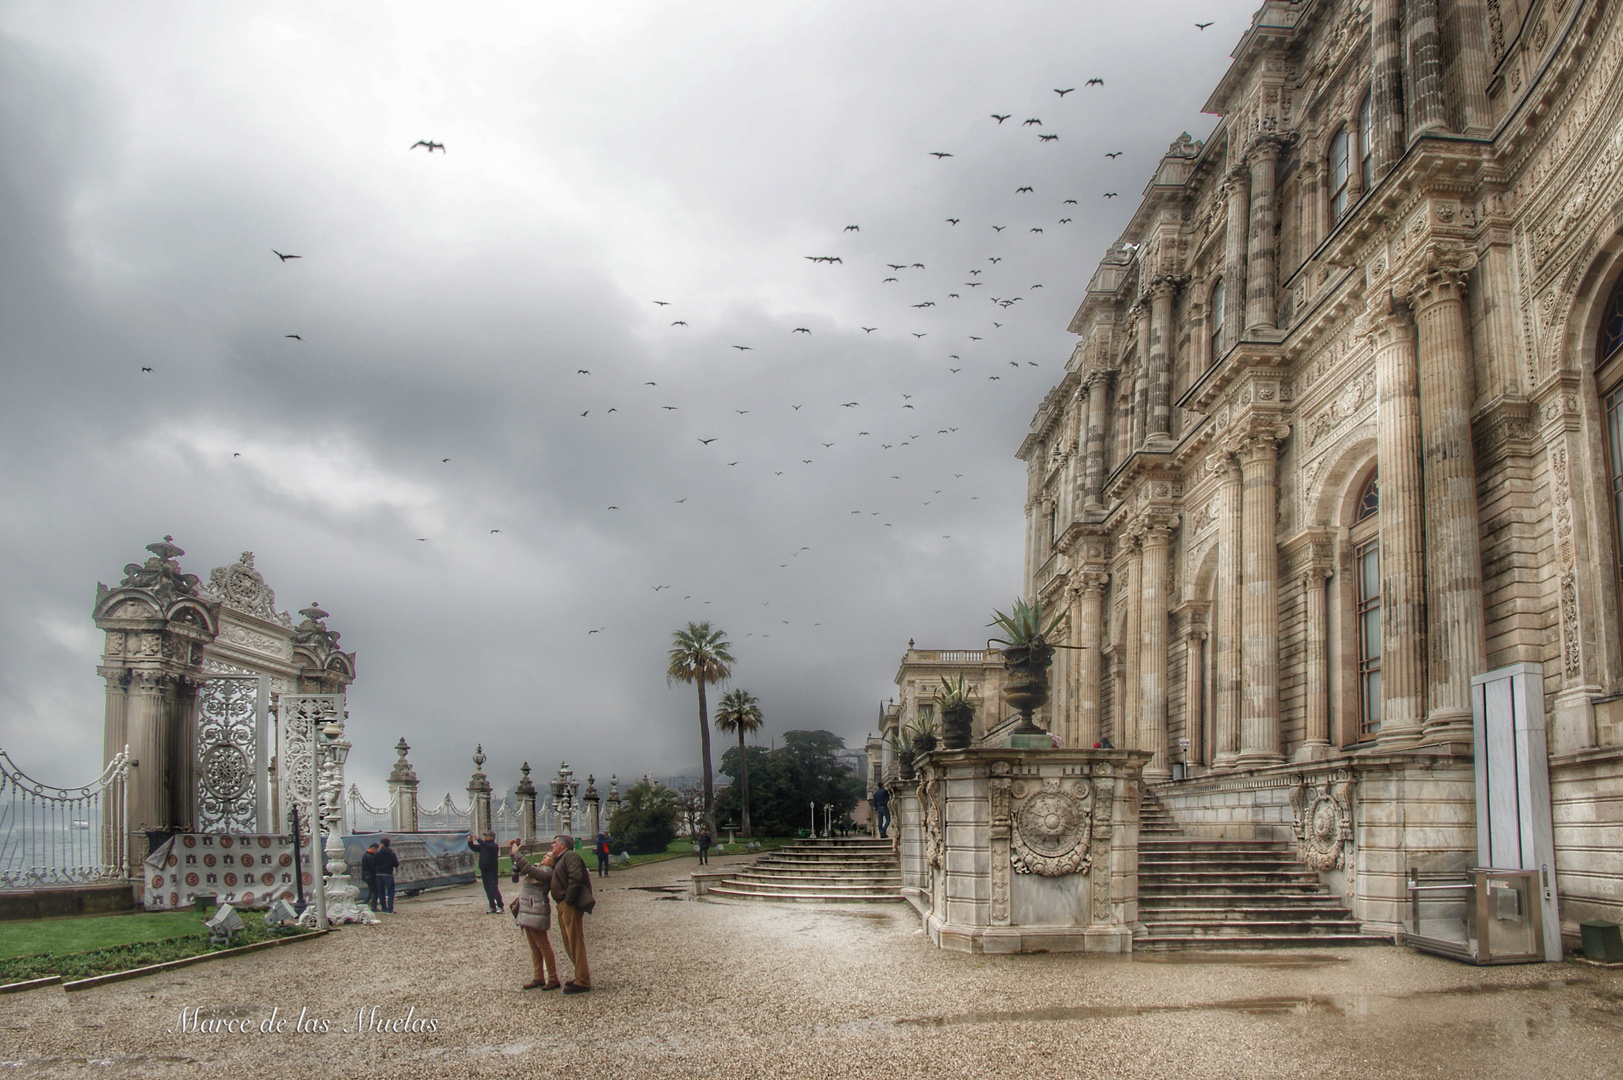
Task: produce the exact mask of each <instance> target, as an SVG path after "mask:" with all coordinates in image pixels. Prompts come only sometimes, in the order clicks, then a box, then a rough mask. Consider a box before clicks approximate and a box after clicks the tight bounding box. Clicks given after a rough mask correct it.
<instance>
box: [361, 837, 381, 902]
mask: <svg viewBox="0 0 1623 1080" xmlns="http://www.w3.org/2000/svg"><path fill="white" fill-rule="evenodd" d="M361 884H363V885H365V886H366V895H365V896H363V897H361V903H363V904H365V905H366V906H367V907H371V906H372V898H373V897H374V896H376V895H377V894H378V843H377V841H376V840H374V841H372V842H371V843H370V844H368V845H366V854H365V855H362V856H361Z"/></svg>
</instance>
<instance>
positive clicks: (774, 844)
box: [497, 836, 795, 877]
mask: <svg viewBox="0 0 1623 1080" xmlns="http://www.w3.org/2000/svg"><path fill="white" fill-rule="evenodd" d="M755 842H756V843H758V844H760V845H761V850H760V851H758V852H753V854H757V855H758V854H761V852H766V851H774V850H776V849H777V848H780V847H782V846H783V845H784V844H792V843H794V842H795V838H794V837H792V836H790V837H781V836H779V837H760V836H758V837H756V838H755ZM710 854H712V855H720V854H722V851H721V850H720V849H719V848H711V849H710ZM726 854H728V855H743V854H746V852H745V851H744V845H743V844H742V843H737V844H729V845H728V846H727V851H726ZM615 856H616V861H615V862H614V864H613V866H612V869H614V870H618V869H621V864H620V862H619V861H618V856H619V852H615ZM683 856H686V857H687V858H690V859H697V858H698V856H697V855H695V854H694V853H693V841H692V840H687V839H681V840H672V841H671V842H670V845H669V846H668V847H666V849H665V850H664V851H662V852H656V853H654V854H652V855H633V856H631V861H630V862H629V863H626V864H625V865H626V866H641V865H642V864H643V863H650V862H663V861H665V860H666V859H679V858H682V857H683ZM538 857H539V856H538ZM581 858H583V859H585V860H586V865H587V866H589V867H591V868H592V870H593V871H594V872H595V871H596V869H597V857H596V856H595V855H593V854H592V853H591V852H590V851H582V852H581ZM497 867H498V869H499V870H500V871H501V874H502V876H503V877H508V876H510V875H511V874H512V872H513V864H512V862H511V860H509V859H508V858H507V856H505V855H503V856H502V857H501V860H500V862H498V863H497Z"/></svg>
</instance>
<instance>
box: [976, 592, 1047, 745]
mask: <svg viewBox="0 0 1623 1080" xmlns="http://www.w3.org/2000/svg"><path fill="white" fill-rule="evenodd" d="M1058 623H1059V617H1058V616H1055V617H1054V618H1053V619H1051V620H1047V621H1045V620H1044V619H1043V604H1042V600H1041V599H1038V600H1036V601H1034V602H1032V603H1030V604H1027V603H1026V602H1025V601H1024V600H1023V599H1019V598H1016V600H1015V602H1014V606H1013V607H1012V608H1010V609H1009V614H1007V615H1005V614H1003V612H1001V611H994V612H993V613H992V621H991V622H989V623H987V624H986V625H988V626H995V627H997V628H998V629H1000V630H1002V631H1003V633H1004V636H1003V637H1000V638H988V639H987V645H988V646H990V645H991V644H992V642H994V641H999V642H1002V643H1003V645H1004V649H1003V667H1004V669H1005V670H1007V671H1008V672H1009V675H1010V676H1011V678H1010V680H1009V682H1008V683H1006V684H1005V685H1004V687H1003V698H1004V700H1005V701H1007V702H1008V703H1009V704H1010V705H1013V706H1014V707H1015V708H1016V709H1018V710H1019V712H1020V724H1019V726H1017V727H1016V728H1015V729H1014V731H1013V734H1015V735H1043V734H1046V732H1044V731H1043V729H1042V728H1040V727H1038V726H1037V725H1036V724H1033V723H1032V722H1031V714H1032V713H1033V712H1035V711H1036V710H1037V709H1039V708H1041V707H1042V706H1043V704H1044V703H1046V702H1047V701H1048V665H1049V664H1050V663H1052V662H1053V659H1054V646H1053V645H1050V644H1049V643H1048V635H1050V634H1052V633H1053V632H1054V627H1055V626H1056V625H1058Z"/></svg>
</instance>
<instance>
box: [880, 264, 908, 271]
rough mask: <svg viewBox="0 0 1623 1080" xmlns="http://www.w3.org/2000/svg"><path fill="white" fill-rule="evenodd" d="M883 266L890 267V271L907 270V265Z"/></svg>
mask: <svg viewBox="0 0 1623 1080" xmlns="http://www.w3.org/2000/svg"><path fill="white" fill-rule="evenodd" d="M885 265H886V266H888V267H890V268H891V269H892V270H906V269H907V264H906V263H886V264H885Z"/></svg>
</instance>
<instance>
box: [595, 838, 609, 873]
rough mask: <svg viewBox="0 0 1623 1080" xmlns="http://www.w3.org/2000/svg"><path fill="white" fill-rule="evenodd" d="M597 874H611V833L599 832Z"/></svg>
mask: <svg viewBox="0 0 1623 1080" xmlns="http://www.w3.org/2000/svg"><path fill="white" fill-rule="evenodd" d="M597 876H598V877H608V876H609V834H608V833H606V832H600V833H598V834H597Z"/></svg>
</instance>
